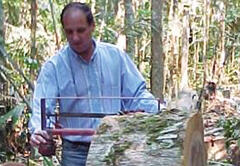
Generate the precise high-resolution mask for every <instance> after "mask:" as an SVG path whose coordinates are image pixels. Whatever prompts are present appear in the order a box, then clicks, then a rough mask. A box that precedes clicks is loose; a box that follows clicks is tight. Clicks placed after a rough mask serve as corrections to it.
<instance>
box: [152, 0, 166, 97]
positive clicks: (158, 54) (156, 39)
mask: <svg viewBox="0 0 240 166" xmlns="http://www.w3.org/2000/svg"><path fill="white" fill-rule="evenodd" d="M151 29H152V61H151V63H152V67H151V88H152V92H153V94H154V95H155V96H157V97H159V98H160V99H163V87H164V85H163V83H164V77H163V76H164V61H163V44H162V1H158V0H152V28H151Z"/></svg>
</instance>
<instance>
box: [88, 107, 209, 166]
mask: <svg viewBox="0 0 240 166" xmlns="http://www.w3.org/2000/svg"><path fill="white" fill-rule="evenodd" d="M192 116H193V117H192ZM190 117H192V118H190ZM189 118H190V119H193V120H192V121H193V122H192V121H191V120H190V122H189V124H190V125H193V124H196V125H198V127H192V129H190V130H189V127H186V125H187V121H188V119H189ZM199 118H200V119H201V116H200V115H199V114H196V115H195V114H193V113H192V114H191V113H189V112H188V111H176V110H175V111H165V112H163V113H161V114H159V115H150V114H143V113H136V114H128V115H123V116H111V117H105V118H104V119H103V120H102V122H101V125H100V126H99V128H98V130H97V134H96V135H94V136H93V140H92V143H91V147H90V150H89V154H88V159H87V165H88V166H107V165H114V166H146V165H148V166H158V165H162V166H173V165H174V166H180V165H182V164H183V163H184V161H188V157H187V158H184V159H185V160H184V161H183V154H184V153H186V154H188V155H189V157H190V161H192V160H193V159H194V160H195V158H194V157H196V156H200V154H201V155H202V154H206V152H205V148H204V147H203V146H204V144H203V143H202V141H203V134H202V133H203V127H200V125H202V120H199ZM195 121H196V122H195ZM200 122H201V123H200ZM186 129H187V130H186ZM192 130H193V131H192ZM195 130H197V131H195ZM186 132H190V134H191V133H193V134H195V133H196V135H194V137H196V139H195V138H194V139H193V137H189V136H188V135H189V134H186ZM185 135H187V136H188V137H186V138H187V141H185V144H186V145H185V146H186V147H185V148H184V149H185V151H186V152H185V151H183V142H184V136H185ZM188 141H190V142H188ZM188 143H189V144H188ZM189 146H190V147H189ZM188 149H190V152H188ZM202 151H204V152H202ZM191 153H196V155H195V154H191ZM196 161H197V164H198V163H200V162H202V163H203V164H202V165H201V166H204V165H205V163H206V158H205V157H204V156H203V157H202V158H201V159H200V160H198V159H196ZM190 164H192V165H191V166H195V165H193V164H195V161H193V162H190ZM187 166H190V165H187ZM196 166H198V165H196Z"/></svg>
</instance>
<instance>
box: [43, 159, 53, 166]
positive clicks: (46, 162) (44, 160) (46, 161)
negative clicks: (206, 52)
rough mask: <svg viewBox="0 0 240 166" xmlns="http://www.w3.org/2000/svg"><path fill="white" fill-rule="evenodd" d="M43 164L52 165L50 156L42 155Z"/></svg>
mask: <svg viewBox="0 0 240 166" xmlns="http://www.w3.org/2000/svg"><path fill="white" fill-rule="evenodd" d="M43 165H44V166H53V162H52V160H51V159H50V158H48V157H43Z"/></svg>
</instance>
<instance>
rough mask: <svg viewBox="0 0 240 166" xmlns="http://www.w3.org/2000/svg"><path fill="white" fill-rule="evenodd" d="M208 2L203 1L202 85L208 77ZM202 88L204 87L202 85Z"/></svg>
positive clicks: (206, 0)
mask: <svg viewBox="0 0 240 166" xmlns="http://www.w3.org/2000/svg"><path fill="white" fill-rule="evenodd" d="M209 3H210V2H209V0H204V20H203V70H204V76H203V78H204V80H203V84H205V82H206V80H205V79H206V78H207V77H208V69H207V66H208V65H207V44H208V29H209V17H208V10H209ZM203 86H204V85H203Z"/></svg>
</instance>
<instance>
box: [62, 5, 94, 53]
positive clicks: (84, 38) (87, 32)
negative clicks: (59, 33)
mask: <svg viewBox="0 0 240 166" xmlns="http://www.w3.org/2000/svg"><path fill="white" fill-rule="evenodd" d="M94 27H95V26H94V24H91V25H89V24H88V22H87V17H86V15H85V14H84V13H83V12H82V11H80V10H78V9H72V10H69V11H67V13H65V15H64V17H63V29H64V32H65V34H66V37H67V40H68V42H69V44H70V46H71V48H72V49H74V50H75V51H76V52H78V53H83V52H85V51H87V50H88V49H89V48H90V46H91V44H92V32H93V30H94Z"/></svg>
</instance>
